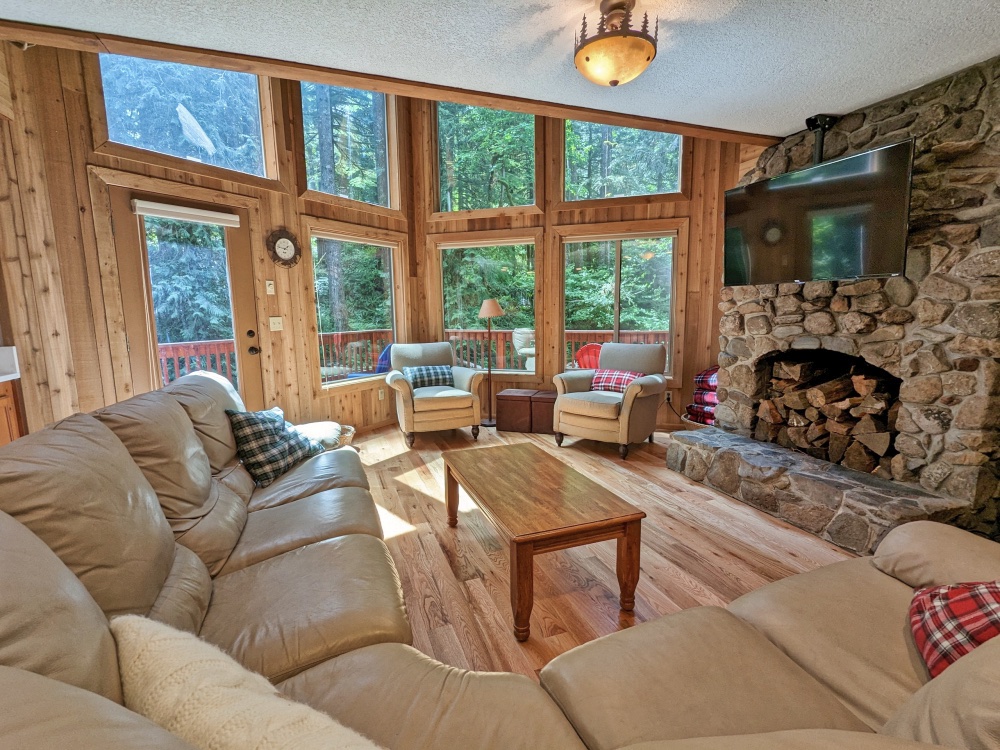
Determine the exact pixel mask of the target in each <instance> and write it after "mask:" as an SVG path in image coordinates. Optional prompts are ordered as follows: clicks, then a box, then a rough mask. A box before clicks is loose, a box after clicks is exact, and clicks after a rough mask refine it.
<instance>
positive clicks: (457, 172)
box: [437, 102, 535, 211]
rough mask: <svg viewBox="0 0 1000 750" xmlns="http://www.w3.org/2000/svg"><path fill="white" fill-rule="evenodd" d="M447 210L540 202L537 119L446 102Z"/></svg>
mask: <svg viewBox="0 0 1000 750" xmlns="http://www.w3.org/2000/svg"><path fill="white" fill-rule="evenodd" d="M437 118H438V174H439V184H440V188H441V210H442V211H463V210H465V209H476V208H502V207H505V206H530V205H531V204H533V203H534V202H535V118H534V116H532V115H525V114H520V113H518V112H507V111H505V110H502V109H488V108H486V107H472V106H469V105H466V104H451V103H447V102H441V103H439V104H438V105H437Z"/></svg>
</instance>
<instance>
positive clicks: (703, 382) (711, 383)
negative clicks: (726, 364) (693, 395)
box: [694, 365, 719, 391]
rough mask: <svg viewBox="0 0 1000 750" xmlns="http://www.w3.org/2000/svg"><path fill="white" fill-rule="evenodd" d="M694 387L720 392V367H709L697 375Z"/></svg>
mask: <svg viewBox="0 0 1000 750" xmlns="http://www.w3.org/2000/svg"><path fill="white" fill-rule="evenodd" d="M694 387H695V388H701V389H702V390H705V391H717V390H719V366H718V365H715V366H714V367H709V368H708V369H707V370H702V371H701V372H699V373H698V374H697V375H695V376H694Z"/></svg>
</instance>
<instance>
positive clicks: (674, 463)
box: [667, 440, 688, 473]
mask: <svg viewBox="0 0 1000 750" xmlns="http://www.w3.org/2000/svg"><path fill="white" fill-rule="evenodd" d="M687 455H688V451H687V449H686V448H685V447H684V446H683V445H681V444H680V443H677V442H675V441H673V440H671V441H670V445H668V446H667V468H668V469H670V470H671V471H676V472H678V473H681V472H683V471H684V464H685V463H687Z"/></svg>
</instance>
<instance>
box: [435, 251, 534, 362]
mask: <svg viewBox="0 0 1000 750" xmlns="http://www.w3.org/2000/svg"><path fill="white" fill-rule="evenodd" d="M441 271H442V276H443V279H442V281H443V284H442V289H443V292H444V327H445V336H447V337H448V340H449V341H450V342H451V344H452V346H454V347H455V355H456V358H457V360H458V362H459V364H461V365H465V366H466V367H481V368H485V367H486V364H487V361H488V359H489V358H492V366H493V368H494V369H497V370H515V371H520V372H529V373H534V372H535V359H536V351H537V348H536V342H535V246H534V244H531V243H525V244H514V245H491V246H486V247H445V248H442V249H441ZM490 298H493V299H496V300H497V301H498V302H499V303H500V307H501V308H502V309H503V311H504V315H503V316H502V317H498V318H493V322H492V328H493V334H492V340H489V339H488V337H487V332H486V321H485V320H481V319H480V318H479V317H478V316H479V308H480V306H481V305H482V303H483V300H485V299H490Z"/></svg>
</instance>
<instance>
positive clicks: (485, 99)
mask: <svg viewBox="0 0 1000 750" xmlns="http://www.w3.org/2000/svg"><path fill="white" fill-rule="evenodd" d="M0 39H7V40H10V41H22V42H30V43H32V44H39V45H44V46H48V47H68V48H70V49H76V50H80V51H83V52H109V53H112V54H117V55H132V56H133V57H148V58H155V59H159V60H169V61H172V62H181V63H188V64H190V65H202V66H210V67H216V68H224V69H228V70H238V71H242V72H246V73H256V74H257V75H265V76H270V77H272V78H287V79H291V80H309V81H314V82H316V83H328V84H331V85H334V86H347V87H350V88H361V89H368V90H370V91H379V92H381V93H383V94H395V95H397V96H409V97H414V98H419V99H433V100H437V101H450V102H458V103H461V104H475V105H477V106H484V107H502V108H503V109H508V110H512V111H514V112H527V113H529V114H533V115H542V116H545V117H559V118H566V119H575V120H591V121H593V122H606V123H608V124H610V125H625V126H627V127H643V128H647V129H649V130H661V131H666V132H670V133H678V134H680V135H685V136H696V137H699V138H708V139H712V140H722V141H733V142H736V143H749V144H754V145H761V146H772V145H774V144H776V143H780V142H781V138H776V137H774V136H770V135H761V134H757V133H743V132H740V131H735V130H727V129H725V128H714V127H707V126H703V125H693V124H690V123H683V122H675V121H672V120H660V119H657V118H653V117H645V116H640V115H626V114H621V113H616V112H605V111H602V110H597V109H590V108H588V107H578V106H573V105H567V104H556V103H553V102H540V101H533V100H531V99H525V98H522V97H514V96H505V95H501V94H490V93H487V92H483V91H468V90H464V89H459V88H455V87H451V86H441V85H439V84H431V83H419V82H416V81H407V80H403V79H400V78H391V77H388V76H379V75H372V74H367V73H355V72H351V71H345V70H336V69H333V68H322V67H319V66H315V65H306V64H304V63H295V62H285V61H280V60H270V59H267V58H263V57H256V56H244V55H237V54H234V53H231V52H218V51H212V50H204V49H196V48H193V47H185V46H181V45H176V44H165V43H162V42H150V41H142V40H138V39H131V38H128V37H121V36H115V35H107V34H101V33H94V32H87V31H76V30H73V29H63V28H58V27H52V26H41V25H38V24H27V23H18V22H15V21H2V20H0Z"/></svg>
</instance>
